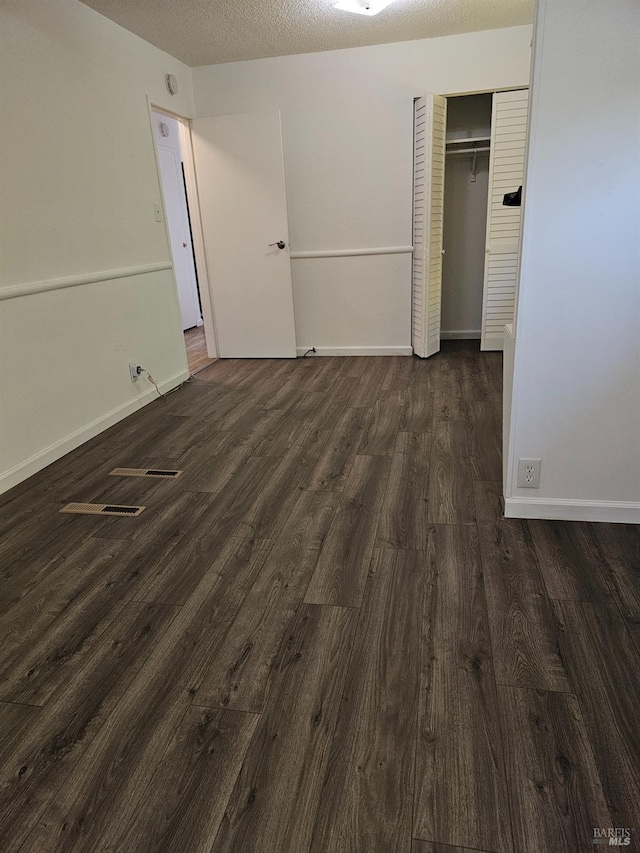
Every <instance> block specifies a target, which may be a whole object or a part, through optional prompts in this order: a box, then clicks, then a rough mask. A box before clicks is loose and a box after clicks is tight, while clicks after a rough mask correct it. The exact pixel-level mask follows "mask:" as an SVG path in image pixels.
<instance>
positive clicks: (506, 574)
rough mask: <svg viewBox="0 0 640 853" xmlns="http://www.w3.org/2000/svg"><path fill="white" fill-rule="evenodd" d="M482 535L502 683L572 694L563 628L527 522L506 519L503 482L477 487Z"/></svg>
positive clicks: (486, 581)
mask: <svg viewBox="0 0 640 853" xmlns="http://www.w3.org/2000/svg"><path fill="white" fill-rule="evenodd" d="M475 494H476V503H477V506H478V533H479V537H480V549H481V553H482V567H483V570H484V585H485V592H486V599H487V609H488V613H489V625H490V629H491V637H492V641H493V652H494V667H495V672H496V679H497V681H498V683H499V684H509V685H512V686H514V687H536V688H538V689H540V690H559V691H564V692H567V693H569V692H571V690H572V686H571V681H570V679H569V677H568V675H567V673H566V671H565V667H564V665H563V661H562V657H561V655H560V654H559V652H558V642H559V637H560V635H559V628H558V625H557V623H556V620H555V618H554V615H553V611H552V609H551V606H550V603H549V601H548V599H547V597H546V595H545V589H544V585H543V583H542V578H541V577H540V573H539V571H538V565H537V563H536V557H535V552H534V550H533V547H532V545H531V542H530V540H529V536H528V531H527V527H526V522H523V521H520V520H519V519H513V518H506V519H505V518H503V517H502V510H501V498H500V494H501V489H500V485H499V484H498V483H476V484H475Z"/></svg>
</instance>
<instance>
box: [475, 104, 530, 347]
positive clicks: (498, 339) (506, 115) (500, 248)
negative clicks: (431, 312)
mask: <svg viewBox="0 0 640 853" xmlns="http://www.w3.org/2000/svg"><path fill="white" fill-rule="evenodd" d="M528 107H529V92H528V90H526V89H522V90H520V91H517V92H497V93H496V94H495V95H494V96H493V114H492V119H491V155H490V163H489V201H488V210H487V242H486V255H485V268H484V295H483V300H482V340H481V344H480V346H481V349H483V350H501V349H502V348H503V341H504V327H505V325H506V324H507V323H512V322H513V315H514V309H515V299H516V280H517V276H518V255H519V250H520V227H521V215H522V208H521V207H507V206H505V205H504V204H503V203H502V201H503V198H504V195H505V193H510V192H515V191H516V190H517V189H518V187H519V186H521V185H522V182H523V179H524V161H525V148H526V141H527V113H528Z"/></svg>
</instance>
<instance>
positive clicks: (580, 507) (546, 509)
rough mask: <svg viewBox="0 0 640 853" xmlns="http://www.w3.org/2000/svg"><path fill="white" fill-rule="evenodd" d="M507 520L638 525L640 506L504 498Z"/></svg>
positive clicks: (632, 504) (601, 502) (630, 503)
mask: <svg viewBox="0 0 640 853" xmlns="http://www.w3.org/2000/svg"><path fill="white" fill-rule="evenodd" d="M504 503H505V513H504V514H505V516H506V517H507V518H548V519H555V520H558V521H611V522H617V523H620V524H640V502H636V501H581V500H566V499H561V498H556V499H545V498H505V502H504Z"/></svg>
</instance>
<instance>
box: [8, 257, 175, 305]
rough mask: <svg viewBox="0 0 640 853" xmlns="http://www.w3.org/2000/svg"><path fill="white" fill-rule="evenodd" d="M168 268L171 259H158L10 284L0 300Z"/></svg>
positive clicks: (170, 265)
mask: <svg viewBox="0 0 640 853" xmlns="http://www.w3.org/2000/svg"><path fill="white" fill-rule="evenodd" d="M170 269H172V264H171V261H160V262H158V263H156V264H140V265H139V266H137V267H124V268H121V269H117V270H105V271H104V272H90V273H82V274H81V275H69V276H66V277H65V278H51V279H49V280H48V281H30V282H27V283H26V284H12V285H10V286H9V287H2V288H0V300H2V299H14V298H15V297H17V296H31V295H32V294H34V293H45V292H46V291H49V290H63V289H64V288H65V287H78V286H80V285H82V284H96V283H97V282H100V281H110V280H112V279H116V278H131V276H134V275H145V274H146V273H151V272H162V271H163V270H170Z"/></svg>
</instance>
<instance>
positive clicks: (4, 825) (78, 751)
mask: <svg viewBox="0 0 640 853" xmlns="http://www.w3.org/2000/svg"><path fill="white" fill-rule="evenodd" d="M175 615H176V608H174V607H167V606H164V605H155V604H129V605H127V607H126V608H125V609H124V610H123V611H122V613H121V614H119V616H118V618H117V619H116V620H115V621H114V622H113V623H112V625H111V627H110V628H109V630H108V632H107V633H106V635H105V636H104V637H103V642H101V643H100V644H99V645H97V646H96V648H95V650H94V653H93V654H92V655H90V656H88V657H87V658H86V659H85V660H84V661H83V664H82V666H81V667H79V668H78V669H76V670H75V671H74V672H73V674H72V675H71V677H70V678H69V681H68V682H67V683H66V684H64V685H62V687H61V688H60V689H59V690H58V692H57V694H56V695H55V696H54V697H52V698H51V700H50V702H49V703H48V704H47V706H46V707H45V708H41V709H40V713H39V715H38V716H37V717H36V718H35V720H34V722H33V725H32V726H30V727H29V729H28V732H27V733H26V735H25V737H24V738H22V739H21V740H18V739H16V741H15V743H14V744H13V748H12V749H11V750H9V751H7V752H6V753H5V754H4V762H3V765H2V781H1V783H0V848H1V849H2V850H3V851H6V853H12V851H17V850H19V849H20V847H21V845H22V844H23V842H24V841H25V838H26V837H27V835H28V833H29V831H30V830H31V829H32V828H33V827H34V824H36V822H37V821H38V819H39V818H40V816H41V814H42V812H43V809H46V807H47V804H48V803H49V802H50V801H51V800H52V798H53V797H54V795H55V794H56V792H57V791H58V789H59V788H60V786H61V785H62V784H63V783H64V782H65V780H66V779H67V777H68V776H69V774H70V773H71V772H72V771H73V769H74V768H76V767H77V766H78V763H79V762H80V761H82V757H83V756H84V755H86V750H87V746H88V745H90V744H91V743H92V742H93V741H94V740H95V738H96V737H97V735H98V734H100V733H104V731H105V729H104V724H105V721H106V720H107V718H108V716H109V714H110V713H111V712H112V711H113V709H114V708H115V707H117V705H118V702H119V701H120V699H121V698H122V696H123V695H124V693H125V692H126V688H127V687H128V685H129V684H130V682H131V681H132V679H133V678H134V677H135V674H136V672H137V671H138V670H139V669H140V667H141V666H143V664H144V662H145V660H146V658H147V655H148V654H149V652H150V651H151V650H152V648H153V647H154V645H155V644H156V642H157V641H158V638H159V637H160V636H161V634H162V631H163V629H164V628H165V627H166V626H167V624H169V623H170V622H171V620H172V619H173V618H174V617H175ZM95 784H96V785H97V786H99V785H100V784H102V781H101V779H96V780H95ZM26 849H30V850H47V849H51V847H49V848H48V847H47V843H46V842H42V843H40V842H38V843H36V842H35V841H33V842H31V841H30V842H27V848H26Z"/></svg>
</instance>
